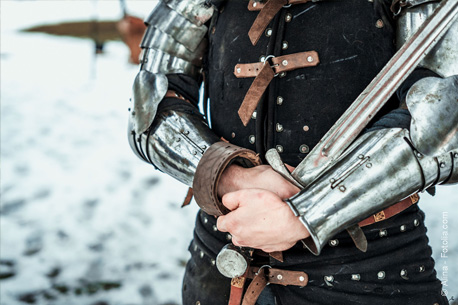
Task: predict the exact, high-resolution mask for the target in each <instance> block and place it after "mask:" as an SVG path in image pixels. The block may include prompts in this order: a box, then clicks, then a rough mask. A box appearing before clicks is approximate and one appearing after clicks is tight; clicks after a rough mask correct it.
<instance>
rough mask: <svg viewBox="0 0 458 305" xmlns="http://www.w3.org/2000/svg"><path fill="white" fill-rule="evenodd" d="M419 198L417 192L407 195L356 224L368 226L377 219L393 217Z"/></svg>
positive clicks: (377, 220)
mask: <svg viewBox="0 0 458 305" xmlns="http://www.w3.org/2000/svg"><path fill="white" fill-rule="evenodd" d="M419 199H420V196H418V194H414V195H412V196H410V197H407V198H406V199H404V200H402V201H400V202H398V203H396V204H394V205H392V206H390V207H389V208H386V209H384V210H382V211H380V212H378V213H376V214H374V215H372V216H370V217H368V218H366V219H364V220H363V221H361V222H359V223H358V225H359V226H360V227H365V226H369V225H371V224H374V223H376V222H379V221H382V220H385V219H388V218H390V217H393V216H394V215H396V214H399V213H401V212H402V211H404V210H405V209H407V208H408V207H410V206H411V205H413V204H415V203H417V202H418V200H419Z"/></svg>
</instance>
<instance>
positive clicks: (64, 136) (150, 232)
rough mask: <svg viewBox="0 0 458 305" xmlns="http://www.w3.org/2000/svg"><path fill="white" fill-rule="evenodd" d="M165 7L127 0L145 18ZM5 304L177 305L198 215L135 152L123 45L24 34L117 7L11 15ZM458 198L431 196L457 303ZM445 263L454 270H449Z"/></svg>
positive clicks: (6, 28) (54, 6)
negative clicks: (100, 46)
mask: <svg viewBox="0 0 458 305" xmlns="http://www.w3.org/2000/svg"><path fill="white" fill-rule="evenodd" d="M154 3H155V1H146V0H136V1H135V0H128V1H127V8H128V10H129V12H130V13H132V14H135V15H137V16H140V17H145V15H146V14H148V13H149V11H150V10H151V8H152V7H153V6H154ZM0 5H1V214H0V222H1V227H0V229H1V243H0V250H1V252H0V257H1V260H0V275H1V280H0V304H2V305H15V304H27V303H34V304H69V305H72V304H88V305H96V304H98V305H102V304H111V305H115V304H120V305H133V304H148V305H161V304H162V305H165V304H180V294H181V288H180V286H181V277H182V275H183V272H184V264H185V262H186V260H187V259H188V253H187V246H188V243H189V241H190V239H191V237H192V228H193V223H194V217H195V212H196V211H197V208H196V207H195V204H192V206H190V207H187V208H185V209H181V208H180V204H181V202H182V199H183V198H184V196H185V194H186V187H184V186H183V185H180V184H179V183H177V182H175V181H173V179H171V178H168V177H167V176H165V175H161V174H160V173H158V172H155V171H154V170H153V169H152V167H150V166H148V165H147V164H146V163H143V162H142V161H140V160H138V159H137V158H136V157H135V156H134V155H133V153H132V152H131V151H130V148H129V147H128V143H127V140H126V121H127V108H128V107H129V103H128V99H129V97H130V88H131V84H132V80H133V78H134V76H135V74H136V73H137V67H135V66H133V65H131V64H129V63H128V62H127V58H128V50H127V48H126V47H125V46H124V44H123V43H121V42H109V43H107V44H106V45H105V53H104V54H102V55H99V56H97V57H95V55H94V54H93V53H94V52H93V51H94V45H93V42H92V41H90V40H88V39H77V38H69V37H56V36H50V35H46V34H37V33H23V32H19V31H18V30H19V29H22V28H26V27H29V26H33V25H40V24H51V23H55V22H60V21H70V20H72V21H75V20H90V19H91V18H92V17H94V16H95V15H96V16H98V18H100V19H104V20H106V19H114V20H116V19H118V18H119V17H120V15H121V12H120V6H119V1H118V0H104V1H89V0H84V1H38V0H36V1H13V0H2V1H1V3H0ZM457 194H458V187H456V186H453V187H441V188H440V189H439V190H438V194H437V195H436V197H434V198H433V197H430V196H429V195H427V194H425V195H423V200H422V201H421V206H422V208H423V209H424V210H425V211H426V214H427V219H426V220H427V225H428V228H429V237H430V240H431V245H432V247H433V249H434V258H435V260H436V263H437V265H436V268H437V271H438V275H439V278H441V279H443V280H444V281H446V282H444V283H445V284H447V286H444V288H445V289H446V290H447V293H448V296H449V297H450V298H451V297H452V296H454V298H455V299H456V298H458V279H457V275H458V243H457V240H458V236H457V235H458V224H457V219H458V212H457V210H456V205H457V204H458V199H457V198H458V196H457ZM441 253H443V254H445V256H446V257H441Z"/></svg>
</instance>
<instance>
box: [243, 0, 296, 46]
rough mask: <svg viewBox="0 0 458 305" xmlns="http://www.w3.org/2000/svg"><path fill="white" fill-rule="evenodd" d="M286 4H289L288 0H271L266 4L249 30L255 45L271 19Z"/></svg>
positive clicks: (249, 35)
mask: <svg viewBox="0 0 458 305" xmlns="http://www.w3.org/2000/svg"><path fill="white" fill-rule="evenodd" d="M286 4H288V0H269V1H268V2H267V3H266V4H265V5H264V7H263V8H262V10H261V11H260V12H259V14H258V16H257V17H256V19H255V21H254V22H253V25H252V26H251V28H250V30H249V31H248V37H250V41H251V43H252V44H253V45H256V44H257V43H258V41H259V38H261V35H262V33H263V32H264V30H265V29H266V27H267V26H268V25H269V23H270V21H271V20H272V19H273V18H274V17H275V15H276V14H277V13H278V12H279V11H280V10H281V8H282V7H283V6H284V5H286Z"/></svg>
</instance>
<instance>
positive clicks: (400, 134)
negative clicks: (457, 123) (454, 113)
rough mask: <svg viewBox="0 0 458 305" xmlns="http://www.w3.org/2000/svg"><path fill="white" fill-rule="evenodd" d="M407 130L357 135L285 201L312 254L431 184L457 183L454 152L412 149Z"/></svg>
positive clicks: (457, 152)
mask: <svg viewBox="0 0 458 305" xmlns="http://www.w3.org/2000/svg"><path fill="white" fill-rule="evenodd" d="M409 138H410V137H409V132H408V131H407V130H405V129H401V128H393V129H381V130H377V131H372V132H369V133H367V134H365V135H363V136H361V137H360V138H359V139H358V140H357V141H356V142H355V143H354V144H353V145H352V146H351V147H350V148H349V149H348V150H347V152H346V153H345V154H344V155H343V156H342V157H341V158H340V159H339V161H338V162H337V163H336V164H335V165H334V166H333V167H332V168H331V169H329V170H328V171H327V172H326V173H324V174H323V175H322V176H321V177H319V178H318V179H317V180H316V181H315V182H313V183H312V184H311V185H309V186H308V187H306V188H305V189H303V190H302V191H301V192H300V193H299V194H297V195H295V196H293V197H292V198H290V199H288V200H287V201H286V202H287V203H288V204H289V205H290V207H291V208H292V210H293V212H294V213H295V214H296V216H299V217H300V219H301V221H302V222H303V224H304V225H305V226H306V227H307V229H308V230H309V232H310V235H311V237H310V238H308V239H306V240H305V241H304V242H305V244H306V246H307V247H308V248H309V250H310V251H311V252H312V253H314V254H319V253H320V251H321V249H322V248H323V246H324V245H325V244H326V243H327V242H328V240H329V239H331V238H332V237H333V236H334V235H335V234H337V233H339V232H340V231H342V230H344V229H345V228H348V227H350V226H352V225H354V224H357V223H358V222H359V221H361V220H363V219H365V218H366V217H368V216H370V215H372V214H375V213H376V212H379V211H380V210H383V209H384V208H386V207H388V206H390V205H391V204H393V203H395V202H398V201H400V200H402V199H404V198H406V197H408V196H409V195H412V194H414V193H416V192H418V191H422V190H424V189H426V188H428V187H430V186H433V185H436V184H442V183H456V182H458V167H457V166H458V149H455V150H454V151H452V152H448V153H446V154H443V155H441V156H437V157H428V156H425V155H422V154H421V153H419V152H418V151H416V149H415V148H414V147H413V145H412V143H411V141H410V139H409Z"/></svg>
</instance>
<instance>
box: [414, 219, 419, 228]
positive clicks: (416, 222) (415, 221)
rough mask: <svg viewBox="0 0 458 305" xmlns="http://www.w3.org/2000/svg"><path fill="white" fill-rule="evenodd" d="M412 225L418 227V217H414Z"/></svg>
mask: <svg viewBox="0 0 458 305" xmlns="http://www.w3.org/2000/svg"><path fill="white" fill-rule="evenodd" d="M413 225H414V226H416V227H418V226H419V225H420V221H419V220H418V219H415V220H414V221H413Z"/></svg>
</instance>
